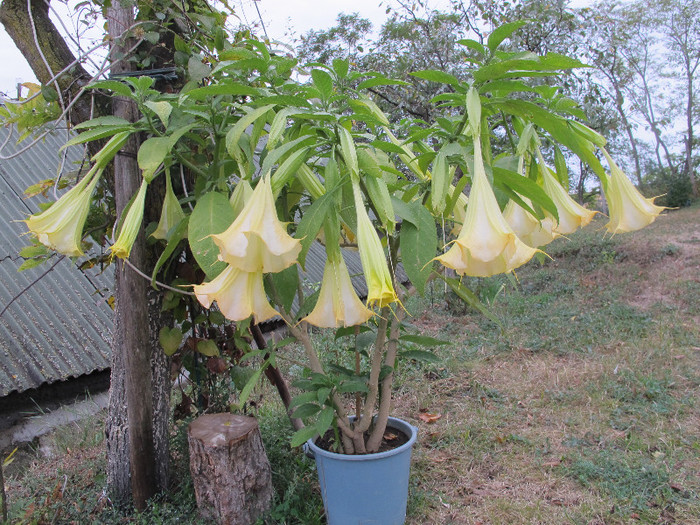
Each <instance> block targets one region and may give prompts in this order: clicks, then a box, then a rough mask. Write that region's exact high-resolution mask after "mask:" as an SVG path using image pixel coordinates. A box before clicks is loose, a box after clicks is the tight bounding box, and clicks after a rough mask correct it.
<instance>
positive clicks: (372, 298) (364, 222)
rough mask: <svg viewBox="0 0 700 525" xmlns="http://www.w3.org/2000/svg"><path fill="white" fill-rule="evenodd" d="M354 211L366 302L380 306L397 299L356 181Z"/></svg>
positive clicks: (377, 238) (380, 243) (375, 232)
mask: <svg viewBox="0 0 700 525" xmlns="http://www.w3.org/2000/svg"><path fill="white" fill-rule="evenodd" d="M352 189H353V194H354V196H355V211H356V213H357V246H358V249H359V250H360V260H361V261H362V270H363V272H364V274H365V280H366V281H367V304H368V305H370V306H372V305H374V304H376V305H378V306H379V307H380V308H383V307H384V306H387V305H388V304H390V303H393V302H394V301H397V300H398V298H397V297H396V292H395V291H394V286H393V284H392V280H391V273H390V272H389V267H388V266H387V263H386V256H385V255H384V248H382V242H381V241H380V240H379V236H378V235H377V230H375V229H374V225H373V224H372V221H371V220H370V218H369V215H367V210H366V209H365V205H364V202H363V200H362V193H361V190H360V187H359V185H358V184H357V183H354V184H353V188H352Z"/></svg>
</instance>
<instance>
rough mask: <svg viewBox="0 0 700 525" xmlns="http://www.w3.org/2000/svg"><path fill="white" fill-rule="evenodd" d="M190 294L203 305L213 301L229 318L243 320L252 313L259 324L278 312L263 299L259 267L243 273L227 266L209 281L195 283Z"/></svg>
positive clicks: (265, 298) (209, 305)
mask: <svg viewBox="0 0 700 525" xmlns="http://www.w3.org/2000/svg"><path fill="white" fill-rule="evenodd" d="M194 294H195V296H196V297H197V300H198V301H199V302H200V303H202V305H203V306H204V307H205V308H210V307H211V305H212V303H213V302H214V301H216V304H217V305H218V306H219V310H220V311H221V313H222V314H223V315H224V317H226V319H229V320H231V321H243V320H244V319H248V318H249V317H250V316H251V315H252V316H253V318H254V320H255V322H256V323H262V322H263V321H267V320H268V319H270V318H271V317H274V316H276V315H279V314H278V313H277V311H276V310H275V309H274V308H272V306H270V303H269V302H268V300H267V296H266V295H265V288H264V286H263V281H262V272H261V271H260V270H258V271H256V272H245V271H243V270H240V269H238V268H234V267H233V266H230V265H229V266H227V267H226V269H225V270H224V271H223V272H221V273H220V274H219V275H218V276H217V277H215V278H214V279H213V280H211V281H210V282H208V283H204V284H200V285H196V286H195V287H194Z"/></svg>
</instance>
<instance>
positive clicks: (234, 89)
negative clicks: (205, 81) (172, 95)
mask: <svg viewBox="0 0 700 525" xmlns="http://www.w3.org/2000/svg"><path fill="white" fill-rule="evenodd" d="M259 93H260V91H259V90H257V89H255V88H254V87H251V86H246V85H243V84H234V83H231V82H226V83H221V84H211V85H209V86H204V87H201V88H195V89H193V90H191V91H188V92H187V93H186V96H187V97H189V98H192V99H195V100H203V99H205V98H207V97H213V96H216V95H231V96H255V95H257V94H259Z"/></svg>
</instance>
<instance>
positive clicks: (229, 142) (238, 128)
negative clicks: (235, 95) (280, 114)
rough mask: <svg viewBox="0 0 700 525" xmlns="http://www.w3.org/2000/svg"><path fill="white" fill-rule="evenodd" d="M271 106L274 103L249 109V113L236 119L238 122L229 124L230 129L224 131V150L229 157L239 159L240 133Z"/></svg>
mask: <svg viewBox="0 0 700 525" xmlns="http://www.w3.org/2000/svg"><path fill="white" fill-rule="evenodd" d="M273 107H274V105H267V106H263V107H261V108H256V109H254V110H252V111H250V112H249V113H247V114H245V115H243V116H242V117H241V118H240V119H239V120H238V122H236V123H235V124H234V125H233V126H231V129H229V130H228V133H226V150H227V151H228V152H229V155H231V157H233V158H234V159H237V160H241V159H240V153H241V148H240V146H239V145H238V142H239V141H240V140H241V135H243V133H245V130H246V128H247V127H248V126H250V125H251V124H252V123H253V122H255V121H256V120H258V119H259V118H261V117H263V116H265V114H267V112H268V111H270V110H271V109H272V108H273Z"/></svg>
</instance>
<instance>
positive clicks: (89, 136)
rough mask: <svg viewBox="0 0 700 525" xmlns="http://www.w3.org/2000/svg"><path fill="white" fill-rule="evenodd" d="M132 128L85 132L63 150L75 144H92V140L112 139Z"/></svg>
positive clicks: (110, 128)
mask: <svg viewBox="0 0 700 525" xmlns="http://www.w3.org/2000/svg"><path fill="white" fill-rule="evenodd" d="M131 129H132V126H131V125H129V126H100V127H99V128H94V129H90V130H88V131H83V132H82V133H81V134H80V135H76V136H75V137H73V138H72V139H70V140H69V141H68V142H66V143H65V144H64V145H63V146H61V149H62V150H64V149H66V148H67V147H69V146H74V145H75V144H83V143H85V142H90V141H91V140H99V139H104V138H107V137H111V136H113V135H116V134H117V133H120V132H122V131H130V130H131Z"/></svg>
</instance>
